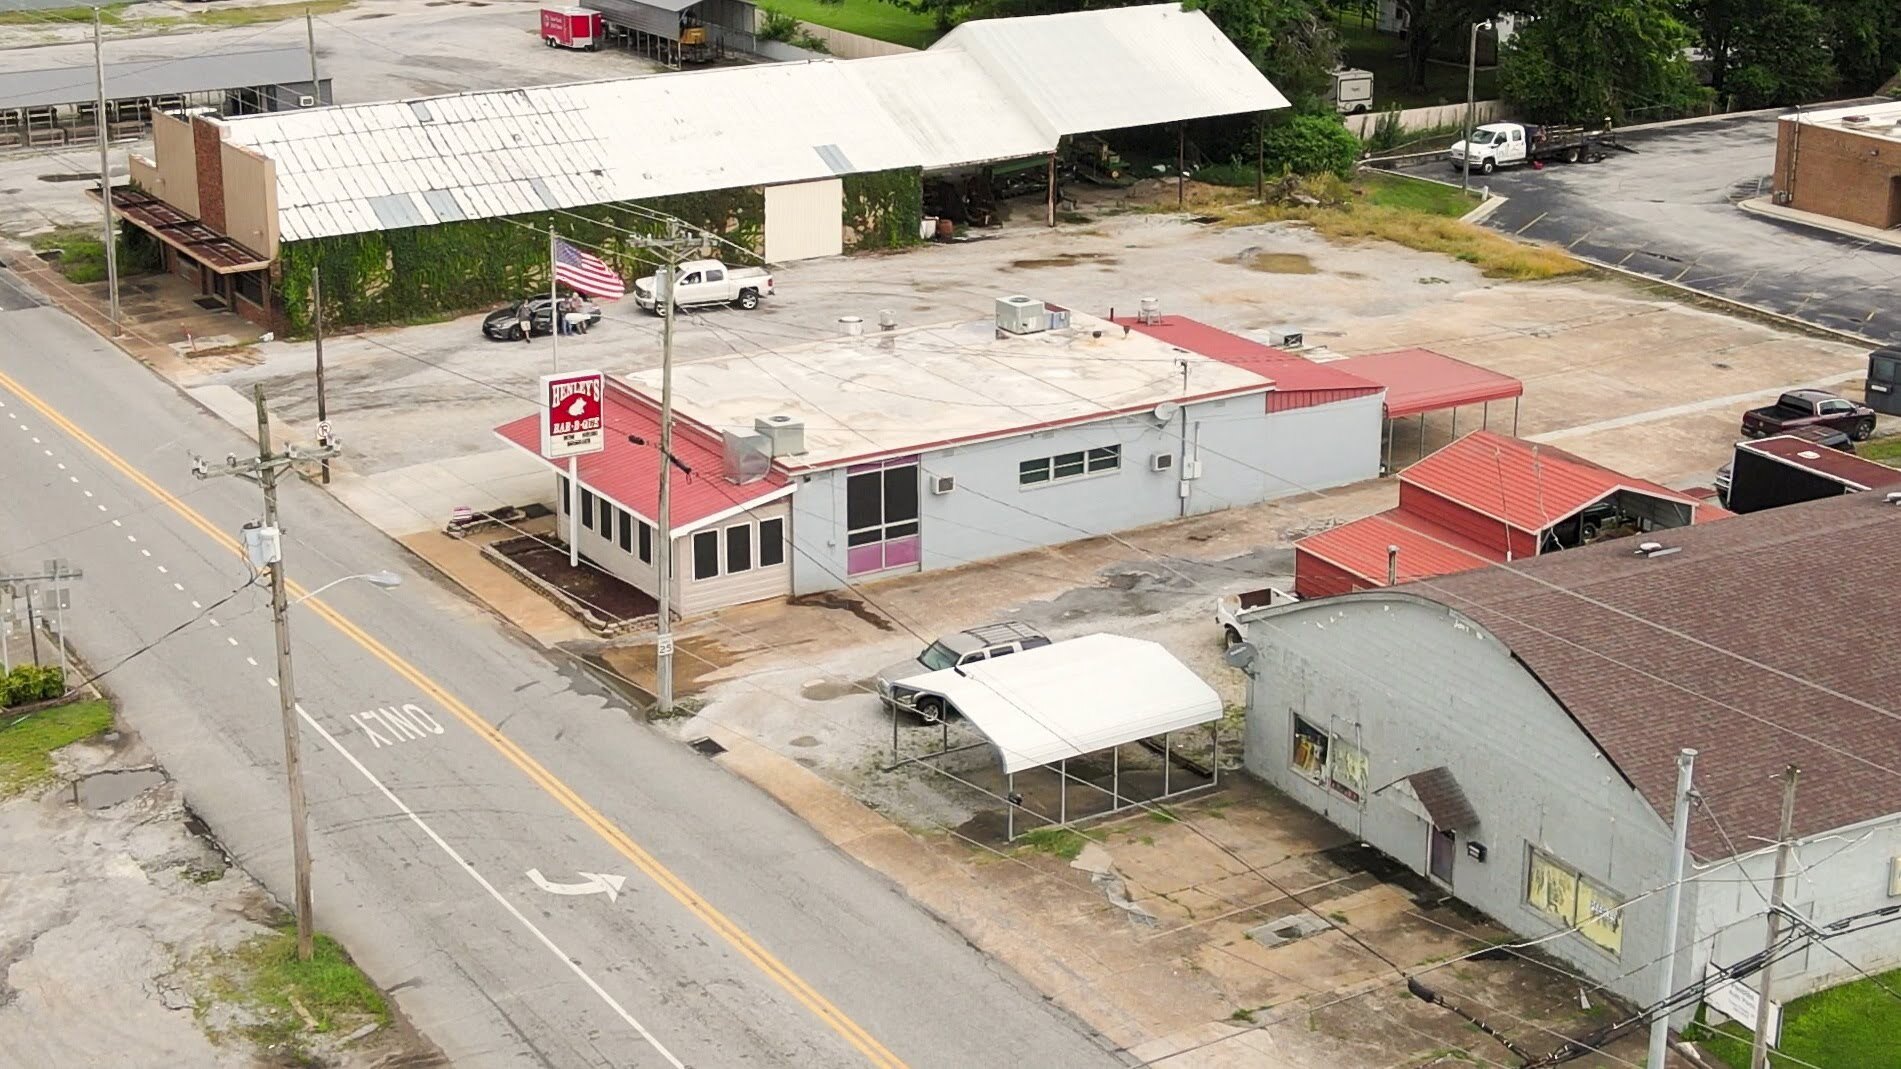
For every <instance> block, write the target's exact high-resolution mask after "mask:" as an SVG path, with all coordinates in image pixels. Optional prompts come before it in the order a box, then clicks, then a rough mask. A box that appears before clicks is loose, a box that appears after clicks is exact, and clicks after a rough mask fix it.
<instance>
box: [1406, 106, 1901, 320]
mask: <svg viewBox="0 0 1901 1069" xmlns="http://www.w3.org/2000/svg"><path fill="white" fill-rule="evenodd" d="M1622 140H1623V141H1624V143H1625V144H1627V145H1629V146H1630V147H1631V148H1633V149H1635V150H1636V152H1635V153H1622V152H1613V153H1611V154H1610V157H1609V158H1608V159H1606V160H1605V161H1603V162H1602V163H1598V164H1592V165H1564V164H1555V165H1552V166H1550V167H1546V168H1545V169H1543V170H1532V169H1529V168H1522V169H1516V170H1511V171H1499V172H1497V173H1495V174H1492V175H1489V176H1479V175H1474V176H1473V181H1474V182H1476V183H1482V184H1485V185H1489V186H1490V187H1491V188H1492V189H1493V191H1495V192H1497V193H1501V194H1503V195H1505V196H1506V197H1509V198H1511V199H1510V200H1509V201H1507V202H1506V203H1505V204H1504V206H1502V207H1501V208H1499V209H1498V210H1497V211H1496V212H1494V213H1493V214H1492V215H1491V216H1490V217H1489V218H1488V219H1487V220H1486V225H1488V226H1491V227H1493V228H1495V229H1498V230H1501V231H1504V232H1506V233H1510V234H1516V235H1519V236H1521V237H1526V238H1533V239H1536V240H1540V241H1549V242H1552V243H1554V244H1557V245H1562V246H1564V247H1565V248H1567V249H1569V250H1570V251H1571V252H1572V253H1573V254H1574V255H1577V256H1580V257H1584V258H1587V259H1590V260H1594V261H1597V262H1599V263H1604V264H1611V265H1615V266H1617V267H1621V268H1623V269H1625V270H1628V271H1634V272H1637V273H1638V274H1642V275H1648V276H1650V277H1652V278H1657V279H1663V280H1667V281H1670V282H1674V283H1677V284H1679V285H1683V286H1688V287H1690V288H1692V289H1696V290H1700V291H1703V292H1707V293H1712V294H1715V295H1718V296H1722V297H1727V298H1731V299H1734V300H1738V301H1743V302H1746V303H1749V304H1753V305H1757V306H1760V307H1763V308H1767V309H1769V310H1771V311H1775V312H1779V313H1782V314H1784V315H1789V316H1793V317H1795V318H1797V319H1801V320H1804V321H1806V322H1809V323H1814V324H1816V325H1817V326H1821V327H1827V328H1830V329H1833V330H1840V331H1846V332H1849V333H1851V334H1859V335H1862V336H1865V337H1869V338H1874V339H1877V340H1882V341H1888V342H1893V341H1896V340H1901V308H1897V307H1896V306H1895V303H1894V299H1893V297H1894V285H1895V281H1896V278H1897V274H1898V273H1901V249H1895V248H1893V247H1890V246H1884V245H1881V244H1877V243H1870V242H1868V241H1864V240H1857V239H1854V238H1849V237H1844V236H1841V235H1837V234H1832V233H1828V232H1825V231H1820V230H1815V229H1812V228H1809V227H1805V226H1799V225H1796V224H1793V223H1785V222H1782V221H1779V220H1772V219H1766V218H1762V217H1761V216H1757V215H1752V214H1750V213H1748V212H1746V211H1744V210H1743V209H1742V208H1740V207H1738V202H1740V201H1743V200H1747V199H1750V198H1755V197H1760V196H1765V195H1767V194H1768V192H1769V190H1770V182H1769V176H1770V173H1771V171H1773V170H1774V168H1775V155H1776V115H1775V113H1773V112H1771V113H1760V112H1758V113H1750V114H1744V115H1732V116H1719V117H1716V118H1712V119H1707V120H1699V121H1696V122H1689V123H1683V124H1679V125H1669V126H1661V127H1651V128H1646V129H1639V130H1632V131H1629V132H1626V133H1625V134H1623V135H1622ZM1432 166H1433V167H1435V168H1438V167H1443V166H1444V165H1442V164H1433V165H1432ZM1432 173H1435V174H1436V173H1437V172H1436V171H1434V172H1432ZM1447 173H1452V172H1450V170H1449V169H1448V170H1447Z"/></svg>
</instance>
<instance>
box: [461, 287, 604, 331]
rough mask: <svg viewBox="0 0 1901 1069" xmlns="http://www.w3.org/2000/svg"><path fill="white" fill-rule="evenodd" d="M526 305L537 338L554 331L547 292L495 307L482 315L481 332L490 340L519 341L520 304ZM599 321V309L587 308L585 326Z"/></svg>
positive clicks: (531, 326)
mask: <svg viewBox="0 0 1901 1069" xmlns="http://www.w3.org/2000/svg"><path fill="white" fill-rule="evenodd" d="M524 304H525V305H527V306H528V315H529V324H530V329H531V330H532V331H533V332H534V336H535V337H537V338H539V337H541V336H542V335H544V334H552V333H554V317H553V316H552V315H550V314H548V309H549V306H550V304H551V302H550V301H549V300H548V296H547V294H542V295H541V296H539V297H530V298H528V299H527V300H526V301H520V302H517V303H515V304H511V305H508V306H506V307H503V308H497V309H496V310H494V311H493V312H490V313H489V314H488V315H486V316H483V317H482V333H483V334H484V335H485V336H486V337H487V338H488V339H489V340H490V341H520V340H521V320H522V305H524ZM600 321H601V310H600V309H599V308H594V307H590V308H588V310H587V326H588V327H590V328H592V327H593V326H594V325H595V324H596V323H599V322H600Z"/></svg>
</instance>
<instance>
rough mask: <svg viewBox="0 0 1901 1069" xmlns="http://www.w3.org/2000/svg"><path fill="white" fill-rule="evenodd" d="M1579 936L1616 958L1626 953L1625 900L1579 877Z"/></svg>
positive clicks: (1577, 921) (1577, 922)
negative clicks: (1617, 955) (1624, 950)
mask: <svg viewBox="0 0 1901 1069" xmlns="http://www.w3.org/2000/svg"><path fill="white" fill-rule="evenodd" d="M1575 923H1576V924H1577V926H1578V934H1579V935H1581V936H1583V937H1584V938H1586V939H1589V940H1590V941H1591V942H1593V943H1596V944H1597V945H1598V946H1600V947H1603V948H1604V949H1605V950H1608V951H1610V952H1611V953H1613V954H1619V953H1622V952H1623V949H1624V900H1623V899H1622V898H1619V897H1618V896H1617V895H1614V894H1612V893H1611V892H1610V891H1608V890H1606V889H1605V888H1603V887H1600V886H1598V885H1597V884H1595V883H1593V882H1591V881H1590V880H1588V879H1585V878H1584V877H1582V876H1580V877H1578V913H1577V920H1576V922H1575Z"/></svg>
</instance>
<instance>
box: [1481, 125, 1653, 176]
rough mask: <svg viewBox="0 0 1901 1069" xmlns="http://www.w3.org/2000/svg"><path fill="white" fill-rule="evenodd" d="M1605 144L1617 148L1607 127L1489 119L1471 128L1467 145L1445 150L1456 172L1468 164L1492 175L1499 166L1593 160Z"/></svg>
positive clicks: (1599, 157) (1600, 154) (1595, 160)
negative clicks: (1602, 128) (1548, 161)
mask: <svg viewBox="0 0 1901 1069" xmlns="http://www.w3.org/2000/svg"><path fill="white" fill-rule="evenodd" d="M1605 146H1608V147H1612V148H1615V147H1617V141H1616V138H1615V136H1614V135H1613V134H1612V132H1611V131H1610V130H1609V129H1608V128H1607V129H1604V130H1597V131H1590V130H1586V129H1584V127H1582V126H1528V125H1526V124H1524V123H1515V122H1488V123H1486V124H1485V125H1484V126H1481V127H1478V128H1477V129H1475V130H1473V131H1472V143H1471V145H1470V146H1468V145H1467V144H1466V143H1465V142H1464V141H1455V142H1453V143H1452V147H1451V148H1449V149H1447V150H1446V161H1447V162H1449V163H1451V164H1452V169H1453V170H1455V171H1456V170H1458V169H1460V168H1462V167H1467V166H1470V167H1476V168H1478V169H1479V170H1480V171H1483V172H1484V173H1486V174H1491V173H1492V171H1493V170H1495V169H1497V168H1499V167H1516V166H1519V165H1520V164H1526V163H1532V162H1534V161H1543V160H1559V159H1561V160H1563V161H1564V162H1566V163H1578V162H1588V163H1596V162H1597V161H1599V160H1601V159H1603V158H1604V151H1603V148H1604V147H1605Z"/></svg>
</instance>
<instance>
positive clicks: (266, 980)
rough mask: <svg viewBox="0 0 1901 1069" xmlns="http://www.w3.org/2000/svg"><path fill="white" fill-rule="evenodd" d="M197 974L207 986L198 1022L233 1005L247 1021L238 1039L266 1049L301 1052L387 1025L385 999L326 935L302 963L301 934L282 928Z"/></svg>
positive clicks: (219, 955) (213, 959)
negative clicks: (324, 1038)
mask: <svg viewBox="0 0 1901 1069" xmlns="http://www.w3.org/2000/svg"><path fill="white" fill-rule="evenodd" d="M193 966H194V971H195V972H196V973H197V974H198V976H199V977H200V978H201V980H202V982H203V986H204V992H203V993H202V994H201V996H200V997H199V999H198V1005H197V1010H198V1014H199V1017H200V1019H201V1020H202V1019H203V1018H204V1016H205V1014H206V1012H207V1011H209V1009H210V1008H211V1004H212V1002H214V1001H216V1002H226V1003H232V1004H235V1005H236V1006H238V1007H240V1008H241V1009H242V1010H244V1011H245V1014H246V1016H247V1018H248V1021H247V1023H245V1024H244V1025H242V1026H240V1027H239V1028H238V1029H237V1031H238V1032H239V1033H240V1034H242V1035H244V1036H245V1037H246V1038H248V1039H250V1040H251V1041H252V1042H253V1043H256V1044H257V1045H259V1046H261V1047H288V1048H290V1049H292V1050H299V1049H301V1047H302V1042H301V1041H302V1039H303V1037H304V1036H305V1035H306V1034H307V1033H311V1032H315V1033H320V1034H321V1033H328V1032H333V1031H339V1030H342V1029H346V1028H355V1027H357V1026H358V1025H362V1024H368V1023H371V1022H374V1023H376V1024H378V1025H384V1024H388V1023H389V1005H388V1003H386V1002H385V1001H384V1000H383V994H382V992H380V991H378V990H377V989H376V985H375V984H372V983H370V980H369V977H367V976H364V975H363V972H362V970H360V969H358V968H357V967H356V965H355V963H353V962H352V961H351V960H350V956H349V955H348V954H346V953H344V950H343V948H342V947H341V946H339V945H338V944H337V941H336V940H334V939H332V938H330V937H329V936H327V935H322V934H319V935H318V936H317V939H316V946H315V948H314V949H313V951H312V953H311V955H310V960H309V961H299V960H297V929H296V927H295V926H285V927H282V928H280V929H278V930H277V931H276V932H273V933H271V934H269V935H260V936H257V937H256V938H254V939H251V940H249V941H247V942H245V943H243V944H242V945H240V946H238V947H237V948H236V949H235V950H230V951H221V952H212V953H208V954H206V955H204V956H202V957H200V958H198V959H197V960H196V961H194V962H193ZM214 1038H215V1037H214Z"/></svg>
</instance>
